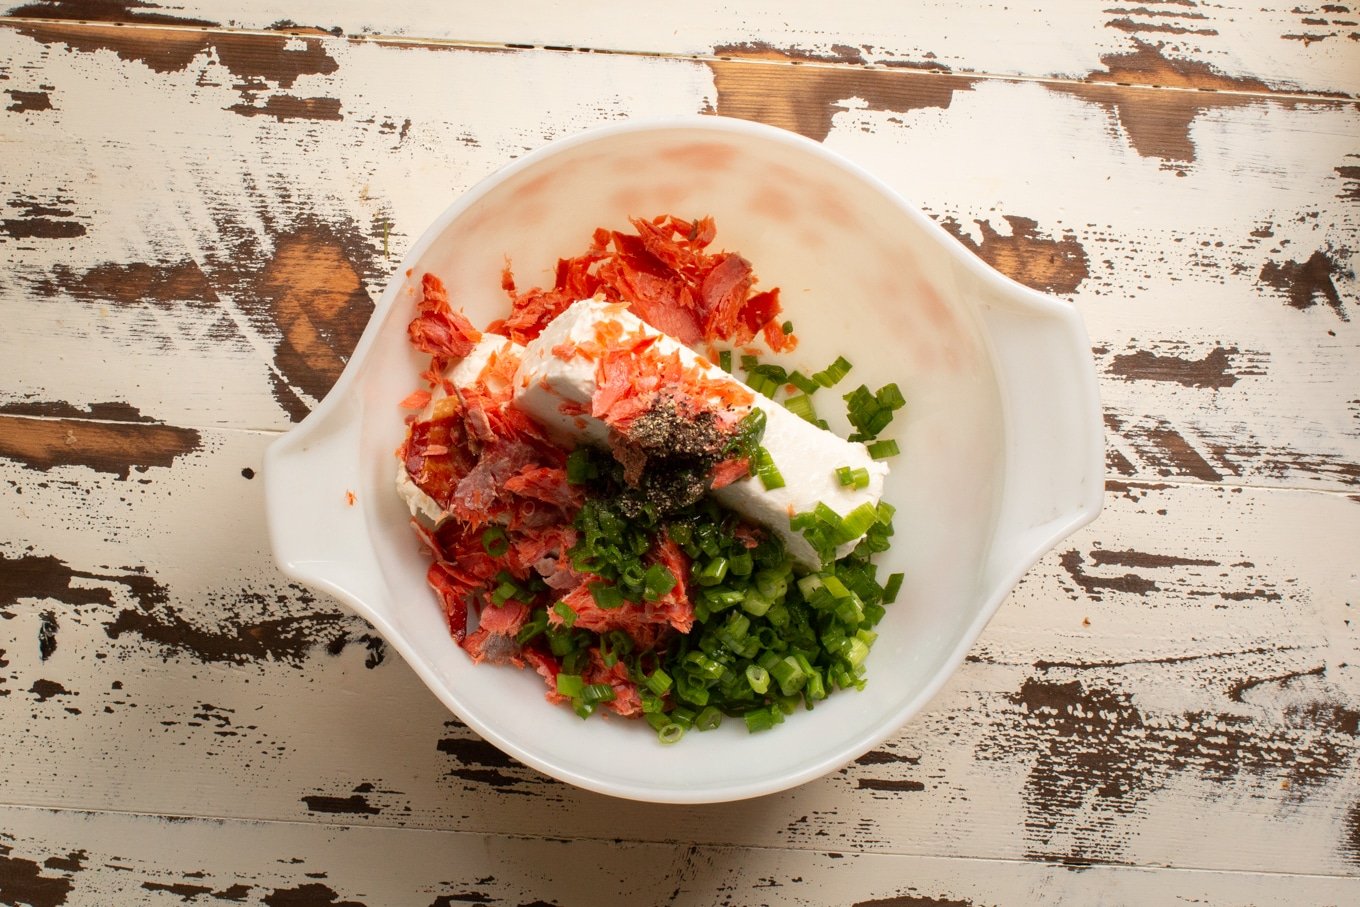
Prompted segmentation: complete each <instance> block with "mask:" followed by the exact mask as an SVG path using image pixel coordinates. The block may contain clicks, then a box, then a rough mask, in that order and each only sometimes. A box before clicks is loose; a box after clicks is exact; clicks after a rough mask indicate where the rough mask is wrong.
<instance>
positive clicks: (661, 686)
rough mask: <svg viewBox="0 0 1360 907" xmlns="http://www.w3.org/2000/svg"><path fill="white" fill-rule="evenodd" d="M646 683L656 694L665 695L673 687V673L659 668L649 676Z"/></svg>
mask: <svg viewBox="0 0 1360 907" xmlns="http://www.w3.org/2000/svg"><path fill="white" fill-rule="evenodd" d="M646 684H647V689H649V690H651V691H652V692H653V693H655V694H656V695H658V696H665V695H666V694H667V693H668V692H670V689H671V684H672V680H671V675H669V674H667V673H666V672H665V671H663V670H661V669H660V668H657V669H656V670H655V671H653V672H652V673H651V674H649V675H648V676H647V680H646Z"/></svg>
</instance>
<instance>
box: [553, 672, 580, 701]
mask: <svg viewBox="0 0 1360 907" xmlns="http://www.w3.org/2000/svg"><path fill="white" fill-rule="evenodd" d="M585 688H586V684H585V681H584V680H582V679H581V675H580V674H565V673H563V672H561V671H558V672H557V692H559V693H561V694H562V695H563V696H566V697H568V698H571V699H575V698H577V697H578V696H580V695H581V691H583V690H584V689H585Z"/></svg>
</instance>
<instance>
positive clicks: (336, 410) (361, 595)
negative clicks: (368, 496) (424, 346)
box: [264, 398, 386, 622]
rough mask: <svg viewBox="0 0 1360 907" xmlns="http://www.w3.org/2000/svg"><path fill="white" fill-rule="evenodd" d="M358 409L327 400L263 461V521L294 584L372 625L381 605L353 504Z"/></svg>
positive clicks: (360, 508)
mask: <svg viewBox="0 0 1360 907" xmlns="http://www.w3.org/2000/svg"><path fill="white" fill-rule="evenodd" d="M361 422H362V420H361V418H360V413H359V412H358V405H357V404H356V403H354V402H352V401H351V400H347V399H344V398H337V399H328V400H327V401H326V402H325V403H323V404H322V406H321V407H320V408H318V409H317V410H315V411H314V412H312V413H311V414H310V415H309V416H308V417H307V418H306V419H305V420H303V422H302V424H300V425H298V426H297V427H296V428H294V429H293V430H292V431H290V432H288V433H287V434H286V435H284V436H283V437H281V438H279V439H278V440H276V441H274V442H273V443H272V444H270V445H269V449H268V450H267V451H265V456H264V484H265V500H266V505H265V506H266V519H267V522H268V524H269V540H270V545H271V547H272V548H273V552H274V560H275V562H276V563H278V565H279V567H280V569H282V570H283V572H284V573H286V574H287V575H288V576H290V577H292V578H293V579H295V580H298V581H299V582H302V583H305V584H306V585H308V586H310V587H312V588H314V589H317V590H319V591H323V592H326V593H328V594H330V595H333V596H335V597H336V598H339V599H340V600H341V601H343V602H345V603H346V604H347V605H349V606H350V608H352V609H353V610H354V611H356V612H358V613H359V614H360V615H361V616H363V617H365V618H367V619H368V620H369V621H370V622H371V621H372V620H373V615H372V614H371V613H370V608H369V604H370V603H378V602H382V601H384V600H385V596H386V592H385V587H384V586H383V584H382V572H381V570H380V568H379V566H378V563H377V560H376V558H375V557H374V554H373V549H372V546H371V545H370V544H369V541H368V533H367V523H366V518H365V507H364V504H365V503H366V502H364V501H361V500H360V499H359V497H358V494H359V489H360V487H361V485H362V482H361V475H360V468H359V452H360V444H359V432H360V428H361Z"/></svg>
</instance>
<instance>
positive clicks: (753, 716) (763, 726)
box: [742, 706, 784, 734]
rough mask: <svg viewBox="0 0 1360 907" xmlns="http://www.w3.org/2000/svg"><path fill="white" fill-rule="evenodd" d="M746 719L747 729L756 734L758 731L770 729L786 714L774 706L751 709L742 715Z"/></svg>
mask: <svg viewBox="0 0 1360 907" xmlns="http://www.w3.org/2000/svg"><path fill="white" fill-rule="evenodd" d="M742 717H743V718H744V719H745V720H746V730H748V731H750V732H751V733H752V734H754V733H755V732H756V731H768V730H769V729H770V728H772V727H774V726H775V725H776V724H779V723H780V722H781V721H783V720H784V715H783V713H782V712H780V711H779V710H778V709H777V708H775V707H774V706H769V707H767V708H763V709H751V710H750V711H749V712H747V713H746V714H745V715H743V716H742Z"/></svg>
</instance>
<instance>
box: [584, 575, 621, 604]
mask: <svg viewBox="0 0 1360 907" xmlns="http://www.w3.org/2000/svg"><path fill="white" fill-rule="evenodd" d="M590 597H591V598H593V599H595V604H596V605H598V606H599V607H600V608H602V609H604V610H606V611H609V610H612V609H614V608H617V607H619V606H620V605H622V604H623V592H622V591H621V590H620V589H619V587H618V586H615V585H614V584H612V583H600V582H595V583H591V584H590Z"/></svg>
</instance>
